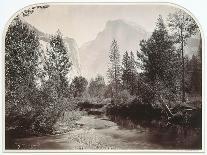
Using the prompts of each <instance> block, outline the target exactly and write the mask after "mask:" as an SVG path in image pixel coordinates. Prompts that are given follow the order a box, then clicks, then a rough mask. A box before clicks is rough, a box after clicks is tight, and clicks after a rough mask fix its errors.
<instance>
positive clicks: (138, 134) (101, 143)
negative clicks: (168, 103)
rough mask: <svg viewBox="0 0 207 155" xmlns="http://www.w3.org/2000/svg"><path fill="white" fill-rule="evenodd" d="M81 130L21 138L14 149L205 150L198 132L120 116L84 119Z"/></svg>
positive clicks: (92, 116)
mask: <svg viewBox="0 0 207 155" xmlns="http://www.w3.org/2000/svg"><path fill="white" fill-rule="evenodd" d="M77 125H78V126H79V128H77V129H76V130H73V131H71V132H68V133H66V134H61V135H51V136H42V137H30V138H19V139H14V140H13V146H12V148H14V149H43V150H44V149H49V150H53V149H57V150H77V149H89V150H91V149H104V150H105V149H135V150H143V149H153V150H154V149H201V131H200V130H198V129H190V128H181V127H175V126H174V127H168V128H153V127H146V126H144V127H143V125H139V123H135V122H133V121H131V120H127V119H123V118H120V117H113V118H110V119H109V118H108V117H106V116H102V117H97V116H94V115H89V116H82V117H81V119H80V120H78V121H77Z"/></svg>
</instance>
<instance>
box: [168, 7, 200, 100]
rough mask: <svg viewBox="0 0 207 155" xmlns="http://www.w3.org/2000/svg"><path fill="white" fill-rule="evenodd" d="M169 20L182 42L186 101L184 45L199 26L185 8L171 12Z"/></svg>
mask: <svg viewBox="0 0 207 155" xmlns="http://www.w3.org/2000/svg"><path fill="white" fill-rule="evenodd" d="M168 21H169V23H168V25H169V27H170V29H171V30H172V32H173V36H174V38H175V42H176V43H179V44H180V46H179V49H178V51H180V52H181V60H182V102H185V62H184V46H185V45H186V41H187V40H188V39H189V38H190V37H191V36H192V35H194V34H195V33H196V32H197V29H198V26H197V24H196V22H195V20H194V19H193V18H192V17H191V16H190V15H188V14H187V13H185V12H184V11H183V10H179V11H177V12H175V13H173V14H169V18H168Z"/></svg>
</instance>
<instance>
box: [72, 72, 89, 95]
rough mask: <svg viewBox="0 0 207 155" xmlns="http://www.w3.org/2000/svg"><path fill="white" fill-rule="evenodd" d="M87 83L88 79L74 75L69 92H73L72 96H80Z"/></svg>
mask: <svg viewBox="0 0 207 155" xmlns="http://www.w3.org/2000/svg"><path fill="white" fill-rule="evenodd" d="M87 85H88V81H87V80H86V79H85V78H84V77H82V76H79V77H77V76H76V77H75V78H74V79H73V80H72V83H71V84H70V92H71V93H72V94H73V97H74V98H76V97H81V96H82V95H83V93H84V91H85V90H86V87H87Z"/></svg>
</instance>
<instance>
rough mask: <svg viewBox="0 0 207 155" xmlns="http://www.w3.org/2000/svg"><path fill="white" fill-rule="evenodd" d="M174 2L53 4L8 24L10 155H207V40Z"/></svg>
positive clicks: (24, 13) (27, 10) (7, 140)
mask: <svg viewBox="0 0 207 155" xmlns="http://www.w3.org/2000/svg"><path fill="white" fill-rule="evenodd" d="M201 36H202V35H201V30H200V27H199V25H198V23H197V22H196V19H195V17H194V16H193V15H191V14H189V13H188V12H187V11H186V10H184V9H183V8H180V7H178V6H176V5H172V4H165V3H163V4H162V3H147V4H145V3H122V4H121V3H108V4H107V3H87V4H84V3H83V4H76V3H44V4H34V5H31V6H27V7H25V8H24V9H22V10H20V11H18V12H17V13H16V14H15V15H14V16H13V17H12V18H11V19H10V21H9V22H8V24H7V27H5V35H4V50H5V106H4V107H5V109H4V111H5V116H4V117H5V150H13V151H15V150H30V151H31V150H33V151H36V150H52V151H55V150H62V151H73V150H76V151H77V150H80V151H84V150H91V151H103V150H111V151H119V150H120V151H121V150H134V151H136V150H137V151H142V150H158V151H159V150H201V149H202V42H203V41H202V37H201Z"/></svg>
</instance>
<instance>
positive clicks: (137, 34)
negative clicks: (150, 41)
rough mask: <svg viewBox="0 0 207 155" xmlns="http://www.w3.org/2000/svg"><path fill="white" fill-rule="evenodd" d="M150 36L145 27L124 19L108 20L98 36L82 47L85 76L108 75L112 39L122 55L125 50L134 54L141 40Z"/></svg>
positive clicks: (82, 63) (82, 66)
mask: <svg viewBox="0 0 207 155" xmlns="http://www.w3.org/2000/svg"><path fill="white" fill-rule="evenodd" d="M148 36H149V33H147V32H146V31H145V30H144V28H142V27H141V26H138V25H136V24H134V23H129V22H126V21H123V20H113V21H108V22H107V23H106V25H105V28H104V30H103V31H101V32H100V33H98V35H97V36H96V38H95V39H94V40H92V41H90V42H88V43H86V44H84V45H83V46H82V47H81V48H80V50H79V51H80V61H81V70H82V74H83V76H85V77H87V78H91V77H94V76H96V75H97V74H102V75H104V76H106V72H107V67H108V66H107V64H108V62H109V58H108V57H109V49H110V46H111V43H112V40H113V39H115V40H117V42H118V45H119V49H120V54H121V56H122V55H123V53H124V52H125V51H128V52H131V51H133V52H134V54H135V53H136V51H137V50H139V42H140V41H141V40H142V39H146V38H147V37H148Z"/></svg>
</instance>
